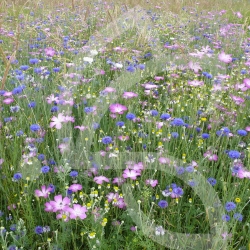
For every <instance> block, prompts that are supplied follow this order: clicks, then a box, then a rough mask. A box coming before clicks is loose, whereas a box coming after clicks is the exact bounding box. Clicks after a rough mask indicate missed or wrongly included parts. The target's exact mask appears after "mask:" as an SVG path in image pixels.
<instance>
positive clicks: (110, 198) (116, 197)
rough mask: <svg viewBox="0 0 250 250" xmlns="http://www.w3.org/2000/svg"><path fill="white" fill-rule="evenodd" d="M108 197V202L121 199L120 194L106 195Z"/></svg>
mask: <svg viewBox="0 0 250 250" xmlns="http://www.w3.org/2000/svg"><path fill="white" fill-rule="evenodd" d="M106 197H107V200H108V202H111V201H113V200H114V199H116V200H117V199H118V198H119V194H118V193H112V192H111V193H109V194H107V195H106Z"/></svg>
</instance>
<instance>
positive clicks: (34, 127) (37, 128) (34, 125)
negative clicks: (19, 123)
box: [30, 124, 41, 132]
mask: <svg viewBox="0 0 250 250" xmlns="http://www.w3.org/2000/svg"><path fill="white" fill-rule="evenodd" d="M40 128H41V127H40V126H39V125H38V124H32V125H31V126H30V130H31V131H33V132H36V131H38V130H40Z"/></svg>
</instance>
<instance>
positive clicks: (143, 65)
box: [137, 64, 145, 70]
mask: <svg viewBox="0 0 250 250" xmlns="http://www.w3.org/2000/svg"><path fill="white" fill-rule="evenodd" d="M137 67H138V68H139V69H140V70H143V69H145V64H138V65H137Z"/></svg>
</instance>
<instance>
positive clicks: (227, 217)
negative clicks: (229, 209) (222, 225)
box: [222, 214, 230, 222]
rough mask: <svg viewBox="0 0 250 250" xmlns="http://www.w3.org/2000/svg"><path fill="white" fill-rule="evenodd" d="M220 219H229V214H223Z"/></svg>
mask: <svg viewBox="0 0 250 250" xmlns="http://www.w3.org/2000/svg"><path fill="white" fill-rule="evenodd" d="M222 220H224V221H227V222H228V221H230V216H229V215H227V214H224V215H222Z"/></svg>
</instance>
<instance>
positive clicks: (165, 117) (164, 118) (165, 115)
mask: <svg viewBox="0 0 250 250" xmlns="http://www.w3.org/2000/svg"><path fill="white" fill-rule="evenodd" d="M170 117H171V116H170V115H169V114H162V115H161V117H160V118H161V119H162V120H168V119H169V118H170Z"/></svg>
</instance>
